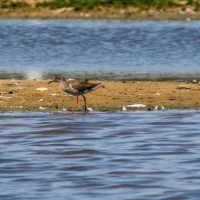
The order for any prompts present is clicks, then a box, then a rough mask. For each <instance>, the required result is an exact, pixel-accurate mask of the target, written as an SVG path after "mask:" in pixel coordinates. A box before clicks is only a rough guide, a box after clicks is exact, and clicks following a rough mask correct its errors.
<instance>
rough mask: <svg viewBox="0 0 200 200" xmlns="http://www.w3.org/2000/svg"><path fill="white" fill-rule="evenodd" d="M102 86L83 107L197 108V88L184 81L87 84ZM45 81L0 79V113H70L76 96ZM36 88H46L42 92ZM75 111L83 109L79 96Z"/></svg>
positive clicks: (102, 108) (115, 108) (105, 108)
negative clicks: (136, 105) (63, 111)
mask: <svg viewBox="0 0 200 200" xmlns="http://www.w3.org/2000/svg"><path fill="white" fill-rule="evenodd" d="M91 82H101V83H102V84H103V85H104V86H103V87H102V88H99V89H97V90H95V91H93V92H90V93H87V94H86V95H85V96H86V99H87V107H90V108H92V109H93V110H101V111H102V110H122V106H123V105H124V106H127V105H132V104H144V105H146V107H144V108H127V110H141V109H142V110H148V109H149V110H150V109H151V110H154V108H155V107H156V106H158V109H161V106H163V107H164V108H165V109H199V108H200V101H199V99H200V92H199V90H200V85H199V84H197V83H196V84H194V83H185V82H182V83H181V82H147V81H146V82H144V81H139V82H134V81H126V82H123V81H91ZM47 83H48V80H0V110H1V112H9V111H62V110H63V109H66V110H71V109H72V107H73V105H74V103H75V101H76V97H74V96H70V95H69V94H67V93H65V92H63V91H62V90H61V89H60V87H59V84H58V83H52V84H47ZM38 88H46V90H44V91H40V90H37V89H38ZM77 110H82V111H83V110H84V102H83V98H82V97H81V96H80V97H79V104H78V107H77Z"/></svg>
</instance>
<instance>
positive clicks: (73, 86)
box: [48, 75, 102, 113]
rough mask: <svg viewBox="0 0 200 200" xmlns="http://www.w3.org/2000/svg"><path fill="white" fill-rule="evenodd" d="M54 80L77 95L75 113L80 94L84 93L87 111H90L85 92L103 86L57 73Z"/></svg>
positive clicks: (66, 90)
mask: <svg viewBox="0 0 200 200" xmlns="http://www.w3.org/2000/svg"><path fill="white" fill-rule="evenodd" d="M52 82H59V83H60V87H61V89H62V90H63V91H65V92H67V93H69V94H71V95H74V96H76V103H75V104H74V107H73V109H72V113H74V111H75V109H76V106H77V105H78V96H80V95H82V96H83V99H84V103H85V112H88V110H87V106H86V98H85V96H84V95H83V94H86V93H88V92H91V91H93V90H96V89H97V88H99V87H101V86H102V84H101V83H89V82H88V80H86V79H85V80H82V81H80V80H66V79H65V78H64V77H63V76H62V75H56V76H55V78H54V79H53V80H52V81H49V82H48V84H49V83H52Z"/></svg>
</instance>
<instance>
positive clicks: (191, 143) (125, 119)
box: [0, 110, 200, 200]
mask: <svg viewBox="0 0 200 200" xmlns="http://www.w3.org/2000/svg"><path fill="white" fill-rule="evenodd" d="M199 127H200V111H195V110H191V111H187V112H185V111H177V110H171V111H150V112H148V111H136V112H91V113H89V114H82V113H80V114H79V113H76V114H74V115H72V114H71V113H69V112H60V113H34V112H26V113H2V114H1V115H0V132H1V134H0V177H1V179H0V199H4V200H8V199H9V200H13V199H15V200H22V199H48V200H54V199H59V200H62V199H63V200H64V199H72V200H76V199H77V200H79V199H109V200H116V199H119V200H125V199H145V200H149V199H154V200H157V199H170V200H171V199H191V200H194V199H199V196H200V190H199V189H200V171H199V168H200V155H199V152H200V134H199Z"/></svg>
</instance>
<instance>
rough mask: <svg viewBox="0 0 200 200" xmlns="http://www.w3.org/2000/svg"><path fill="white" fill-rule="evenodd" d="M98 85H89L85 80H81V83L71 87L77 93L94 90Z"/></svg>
mask: <svg viewBox="0 0 200 200" xmlns="http://www.w3.org/2000/svg"><path fill="white" fill-rule="evenodd" d="M98 85H99V83H97V84H95V83H89V82H88V81H87V80H86V81H85V80H83V81H81V82H79V83H78V84H76V85H73V86H72V87H73V88H74V89H76V90H78V91H84V90H91V89H92V88H95V87H96V86H98Z"/></svg>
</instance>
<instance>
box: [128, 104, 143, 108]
mask: <svg viewBox="0 0 200 200" xmlns="http://www.w3.org/2000/svg"><path fill="white" fill-rule="evenodd" d="M126 107H128V108H140V107H146V105H144V104H132V105H127V106H126Z"/></svg>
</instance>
